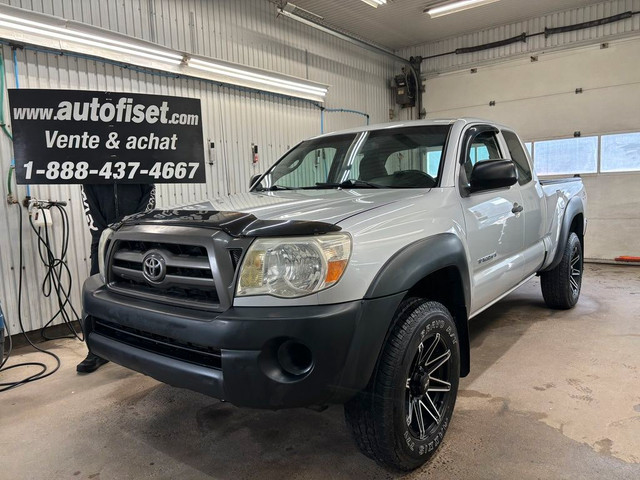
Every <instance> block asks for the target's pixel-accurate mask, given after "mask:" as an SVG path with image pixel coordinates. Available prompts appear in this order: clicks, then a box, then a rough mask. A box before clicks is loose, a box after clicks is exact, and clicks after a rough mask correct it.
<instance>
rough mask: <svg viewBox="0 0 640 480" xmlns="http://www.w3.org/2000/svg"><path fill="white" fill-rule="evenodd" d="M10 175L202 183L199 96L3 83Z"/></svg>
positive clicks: (26, 179) (38, 179) (37, 180)
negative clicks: (6, 88)
mask: <svg viewBox="0 0 640 480" xmlns="http://www.w3.org/2000/svg"><path fill="white" fill-rule="evenodd" d="M9 103H10V105H11V123H12V127H13V148H14V153H15V158H16V178H17V181H18V183H20V184H43V183H56V184H59V183H86V184H88V183H204V182H205V171H204V146H203V140H202V113H201V110H200V100H199V99H195V98H182V97H168V96H164V95H143V94H134V93H113V92H92V91H78V90H40V89H20V90H9Z"/></svg>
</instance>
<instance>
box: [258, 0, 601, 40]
mask: <svg viewBox="0 0 640 480" xmlns="http://www.w3.org/2000/svg"><path fill="white" fill-rule="evenodd" d="M270 1H271V2H272V3H275V2H274V1H273V0H270ZM280 3H286V2H285V1H284V0H283V1H281V2H280ZM290 3H292V4H294V5H296V6H298V7H301V8H303V9H305V10H308V11H310V12H313V13H315V14H317V15H320V16H322V17H324V22H326V23H327V24H329V25H333V26H336V27H339V28H340V29H342V30H346V31H347V32H351V33H354V34H356V35H357V36H359V37H361V38H363V39H367V40H370V41H373V42H375V43H377V44H378V45H381V46H384V47H387V48H389V49H392V50H397V49H400V48H403V47H408V46H412V45H418V44H421V43H428V42H433V41H436V40H441V39H443V38H447V37H452V36H456V35H460V34H463V33H468V32H475V31H478V30H483V29H485V28H489V27H494V26H499V25H504V24H508V23H514V22H518V21H520V20H526V19H529V18H533V17H539V16H541V15H545V14H547V13H553V12H559V11H562V10H567V9H570V8H575V7H580V6H584V5H591V4H594V3H597V1H595V0H500V1H498V2H494V3H491V4H488V5H484V6H481V7H476V8H472V9H470V10H466V11H463V12H460V13H455V14H451V15H447V16H444V17H440V18H434V19H431V18H429V16H428V15H427V14H425V13H423V10H424V9H425V8H426V7H428V6H429V5H433V4H434V3H442V0H388V3H387V4H386V5H383V6H380V7H378V8H373V7H371V6H369V5H367V4H366V3H364V2H362V1H361V0H291V2H290ZM527 33H533V32H527Z"/></svg>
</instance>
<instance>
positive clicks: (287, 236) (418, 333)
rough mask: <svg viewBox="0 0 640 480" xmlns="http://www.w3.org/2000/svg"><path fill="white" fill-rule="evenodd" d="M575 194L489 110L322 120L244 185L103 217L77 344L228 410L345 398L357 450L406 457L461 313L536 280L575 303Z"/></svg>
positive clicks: (579, 199)
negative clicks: (420, 117)
mask: <svg viewBox="0 0 640 480" xmlns="http://www.w3.org/2000/svg"><path fill="white" fill-rule="evenodd" d="M586 200H587V199H586V194H585V191H584V188H583V185H582V181H581V180H580V179H579V178H570V179H565V180H554V181H550V182H542V181H540V180H538V178H537V176H536V174H535V171H534V170H533V169H532V165H531V161H530V159H529V156H528V154H527V152H526V150H525V149H524V148H523V145H522V142H521V141H520V140H519V138H518V136H517V135H516V134H515V133H514V132H513V130H511V129H509V128H508V127H504V126H502V125H496V124H493V123H490V122H487V121H482V120H475V119H458V120H431V121H417V122H406V123H397V124H387V125H374V126H368V127H364V128H359V129H354V130H349V131H343V132H337V133H332V134H328V135H322V136H319V137H315V138H312V139H309V140H306V141H303V142H301V143H300V144H298V145H297V146H295V147H294V148H292V149H291V150H290V151H289V152H288V153H286V154H285V155H284V156H283V157H282V158H281V159H280V160H279V161H278V162H277V163H276V164H275V165H274V166H273V167H271V168H270V169H269V170H268V171H267V172H266V173H265V174H263V175H261V176H258V177H257V178H254V179H253V181H252V185H251V189H250V192H249V193H247V194H242V195H235V196H230V197H225V198H222V199H218V200H215V201H209V202H206V203H200V204H196V205H190V206H185V207H180V208H176V209H169V210H155V211H151V212H147V213H141V214H137V215H134V216H132V217H129V218H127V219H126V220H125V221H123V222H121V223H120V224H118V225H113V226H112V228H110V229H108V230H107V231H106V232H105V233H104V235H103V236H102V239H101V242H100V267H101V273H100V275H95V276H93V277H91V278H89V279H88V280H87V281H86V283H85V285H84V292H83V306H84V326H85V329H86V330H85V331H86V335H87V341H88V344H89V347H90V349H91V350H92V351H93V352H94V353H96V354H97V355H99V356H101V357H104V358H107V359H109V360H111V361H113V362H116V363H118V364H120V365H124V366H126V367H128V368H131V369H133V370H136V371H138V372H142V373H144V374H146V375H150V376H152V377H154V378H156V379H158V380H160V381H162V382H166V383H168V384H171V385H174V386H177V387H183V388H189V389H192V390H196V391H199V392H202V393H205V394H207V395H211V396H213V397H216V398H219V399H223V400H227V401H229V402H232V403H234V404H236V405H239V406H248V407H257V408H271V409H278V408H288V407H301V406H313V405H326V404H329V403H343V404H345V415H346V420H347V424H348V425H349V426H350V428H351V430H352V431H353V434H354V438H355V440H356V442H357V443H358V445H359V447H360V448H361V450H362V451H363V452H364V453H365V454H366V455H368V456H369V457H371V458H372V459H374V460H376V461H377V462H379V463H380V464H383V465H387V466H390V467H393V468H396V469H400V470H410V469H413V468H416V467H418V466H420V465H421V464H423V463H424V462H425V461H426V460H427V459H428V458H429V457H431V455H433V453H434V452H435V451H436V449H437V448H438V445H439V444H440V443H441V442H442V439H443V437H444V435H445V432H446V430H447V427H448V425H449V422H450V420H451V415H452V413H453V409H454V404H455V401H456V395H457V390H458V381H459V378H460V377H461V376H465V375H467V374H468V372H469V368H470V358H469V333H468V321H469V320H470V319H471V318H473V317H474V316H475V315H477V314H478V313H480V312H482V311H483V310H484V309H486V308H488V307H489V306H491V305H492V304H493V303H495V302H497V301H498V300H500V299H501V298H503V297H504V296H505V295H507V294H509V292H511V291H512V290H514V289H516V288H517V287H518V286H519V285H521V284H522V283H524V282H526V281H527V280H529V279H530V278H532V277H533V276H534V275H539V276H540V278H541V284H542V295H543V297H544V300H545V302H546V303H547V305H548V306H549V307H551V308H560V309H566V308H571V307H573V306H574V305H575V303H576V302H577V300H578V297H579V295H580V286H581V279H582V260H583V258H582V252H583V241H584V232H585V228H586V216H585V208H586Z"/></svg>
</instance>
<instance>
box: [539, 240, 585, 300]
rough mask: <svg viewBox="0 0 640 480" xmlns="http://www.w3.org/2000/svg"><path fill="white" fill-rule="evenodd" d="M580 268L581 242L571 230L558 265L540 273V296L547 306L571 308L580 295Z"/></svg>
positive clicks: (581, 263)
mask: <svg viewBox="0 0 640 480" xmlns="http://www.w3.org/2000/svg"><path fill="white" fill-rule="evenodd" d="M582 268H583V262H582V244H581V243H580V239H579V238H578V236H577V235H576V234H575V233H573V232H571V234H570V235H569V238H568V239H567V244H566V245H565V247H564V252H563V254H562V260H561V261H560V263H559V264H558V266H556V268H554V269H553V270H549V271H548V272H543V273H542V274H541V275H540V285H541V286H542V296H543V298H544V302H545V303H546V304H547V306H548V307H550V308H556V309H561V310H566V309H569V308H573V306H574V305H575V304H576V303H577V302H578V298H579V297H580V289H581V287H582Z"/></svg>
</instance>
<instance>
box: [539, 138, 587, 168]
mask: <svg viewBox="0 0 640 480" xmlns="http://www.w3.org/2000/svg"><path fill="white" fill-rule="evenodd" d="M535 159H536V170H537V171H538V174H539V175H566V174H576V173H595V172H597V171H598V137H577V138H566V139H562V140H547V141H544V142H536V143H535Z"/></svg>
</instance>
